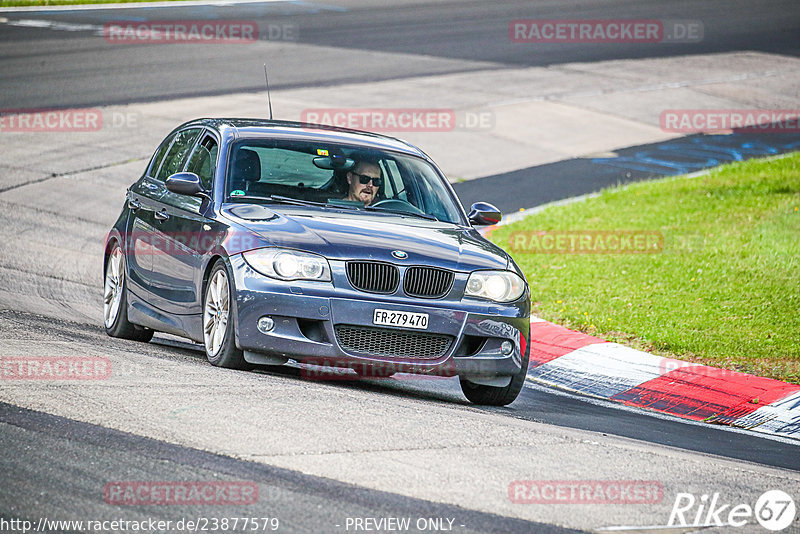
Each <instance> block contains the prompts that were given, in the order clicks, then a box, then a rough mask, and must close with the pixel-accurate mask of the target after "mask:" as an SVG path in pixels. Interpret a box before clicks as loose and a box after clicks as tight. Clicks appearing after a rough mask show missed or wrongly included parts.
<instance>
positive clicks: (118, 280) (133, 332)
mask: <svg viewBox="0 0 800 534" xmlns="http://www.w3.org/2000/svg"><path fill="white" fill-rule="evenodd" d="M103 323H104V326H105V327H106V334H108V335H109V336H111V337H118V338H122V339H130V340H133V341H141V342H144V343H147V342H148V341H150V340H151V339H152V338H153V331H152V330H151V329H149V328H145V327H143V326H139V325H135V324H133V323H131V322H130V321H128V280H127V277H126V276H125V254H123V253H122V249H121V248H120V247H119V244H118V243H116V242H114V246H113V247H112V249H111V253H109V255H108V260H106V274H105V280H104V288H103Z"/></svg>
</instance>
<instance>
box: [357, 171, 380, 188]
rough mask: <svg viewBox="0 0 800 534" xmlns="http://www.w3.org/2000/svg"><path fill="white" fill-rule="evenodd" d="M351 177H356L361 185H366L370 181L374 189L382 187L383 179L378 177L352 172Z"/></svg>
mask: <svg viewBox="0 0 800 534" xmlns="http://www.w3.org/2000/svg"><path fill="white" fill-rule="evenodd" d="M350 172H353V171H350ZM353 175H354V176H358V181H359V182H360V183H361V184H363V185H367V184H368V183H369V182H370V181H372V185H374V186H375V187H381V186H382V185H383V178H380V177H379V178H375V177H374V176H368V175H366V174H358V173H357V172H353Z"/></svg>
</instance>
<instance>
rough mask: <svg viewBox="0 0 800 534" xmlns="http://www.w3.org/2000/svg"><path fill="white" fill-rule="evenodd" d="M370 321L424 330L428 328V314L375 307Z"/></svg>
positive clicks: (383, 324)
mask: <svg viewBox="0 0 800 534" xmlns="http://www.w3.org/2000/svg"><path fill="white" fill-rule="evenodd" d="M372 322H373V324H379V325H382V326H400V327H403V328H416V329H418V330H425V329H426V328H428V314H427V313H415V312H405V311H397V310H381V309H377V310H375V313H373V314H372Z"/></svg>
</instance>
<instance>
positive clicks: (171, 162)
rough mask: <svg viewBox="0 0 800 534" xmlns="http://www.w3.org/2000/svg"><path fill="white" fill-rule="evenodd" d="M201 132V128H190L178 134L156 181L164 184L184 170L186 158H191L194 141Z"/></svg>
mask: <svg viewBox="0 0 800 534" xmlns="http://www.w3.org/2000/svg"><path fill="white" fill-rule="evenodd" d="M200 130H201V129H200V128H190V129H189V130H183V131H181V132H178V135H177V136H176V137H175V142H174V143H172V146H171V147H170V149H169V152H167V155H166V156H165V157H164V163H162V164H161V170H159V171H158V176H156V180H158V181H160V182H163V181H165V180H166V179H167V178H168V177H170V176H171V175H173V174H175V173H176V172H180V171H181V170H182V169H183V165H184V163H186V158H188V157H189V151H191V150H192V146H193V145H194V140H195V138H197V134H199V133H200Z"/></svg>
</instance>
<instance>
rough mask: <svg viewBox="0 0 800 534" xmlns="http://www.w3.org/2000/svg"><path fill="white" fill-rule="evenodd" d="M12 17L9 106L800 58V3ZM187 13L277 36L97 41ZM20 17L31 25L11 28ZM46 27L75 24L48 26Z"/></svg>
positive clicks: (5, 49) (400, 5)
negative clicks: (523, 35)
mask: <svg viewBox="0 0 800 534" xmlns="http://www.w3.org/2000/svg"><path fill="white" fill-rule="evenodd" d="M0 17H4V18H6V19H8V21H9V23H2V24H0V55H1V57H2V58H3V60H2V64H3V72H2V74H0V107H2V108H4V109H9V108H12V109H16V108H43V107H65V106H89V105H92V106H97V105H103V104H119V103H122V104H124V103H130V102H137V101H148V100H161V99H165V98H176V97H185V96H198V95H215V94H226V93H234V92H244V91H261V90H263V87H264V85H263V70H262V64H263V63H265V62H266V63H267V64H268V65H269V67H270V69H271V71H272V75H271V80H270V81H271V83H272V86H273V87H274V88H275V89H280V88H291V87H309V86H319V85H335V84H338V83H343V82H369V81H376V80H387V79H396V78H408V77H414V76H425V75H431V74H443V73H451V72H464V71H471V70H477V69H487V68H489V69H497V70H498V76H497V83H498V84H502V83H503V77H502V76H503V74H502V70H503V69H504V68H509V67H520V66H545V65H554V64H564V63H572V62H593V61H603V60H610V59H630V58H646V57H666V56H677V55H684V54H707V53H716V52H731V51H742V50H749V51H764V52H774V53H780V54H785V55H793V56H797V55H798V54H800V4H798V2H796V1H794V0H771V1H769V2H737V3H735V4H732V3H731V2H728V1H720V0H714V1H709V0H689V1H686V0H659V1H650V2H637V1H631V0H613V1H606V2H597V1H595V0H568V1H560V0H551V1H544V2H536V3H533V2H530V1H526V0H517V1H509V2H484V1H481V0H478V1H474V0H473V1H463V2H461V1H459V2H453V1H432V2H417V1H399V2H398V1H392V2H369V1H365V0H350V1H348V0H340V1H321V2H300V1H296V2H294V1H290V2H272V3H259V4H244V5H228V6H223V7H218V6H204V7H194V8H180V7H174V8H171V7H168V8H155V9H147V8H141V7H139V8H132V9H114V10H97V11H83V10H81V11H67V12H64V11H45V12H22V13H0ZM531 18H535V19H551V18H553V19H657V20H700V21H702V23H703V28H704V33H703V40H702V41H701V42H699V43H650V44H647V45H644V46H641V45H639V46H630V45H627V44H603V45H600V46H598V45H588V46H587V45H580V44H578V45H576V44H573V43H565V44H537V45H536V46H535V47H530V46H526V45H525V44H518V43H517V44H515V43H512V42H511V41H510V39H509V35H508V29H509V22H510V21H512V20H515V19H531ZM187 19H188V20H204V19H208V20H245V21H256V22H257V23H258V25H259V28H260V32H259V34H260V35H261V36H262V38H264V39H266V40H264V41H261V42H259V43H254V44H244V45H222V46H209V45H207V44H198V45H186V44H182V45H180V46H168V47H164V46H160V45H157V44H156V45H142V44H137V45H120V44H109V43H107V42H105V41H104V40H103V38H102V37H101V36H99V35H97V32H98V28H100V29H102V26H103V24H105V23H107V22H111V21H133V22H137V21H147V20H149V21H170V20H172V21H175V20H187ZM31 20H33V21H34V22H33V23H30V22H24V21H31ZM20 21H23V22H22V24H23V25H22V26H14V25H11V24H10V23H15V22H16V23H20ZM36 21H39V22H41V21H46V22H54V23H61V24H62V26H60V28H61V29H53V27H52V26H50V27H37V26H38V24H37V22H36ZM283 24H288V25H292V27H293V28H296V30H297V31H296V34H295V33H293V34H292V35H293V36H296V38H293V39H292V40H285V41H281V40H274V41H269V36H270V28H271V27H272V28H273V29H274V28H275V27H278V26H281V25H283ZM80 25H90V28H89V29H84V30H81V28H80ZM100 35H102V33H100ZM306 45H311V46H306Z"/></svg>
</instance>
